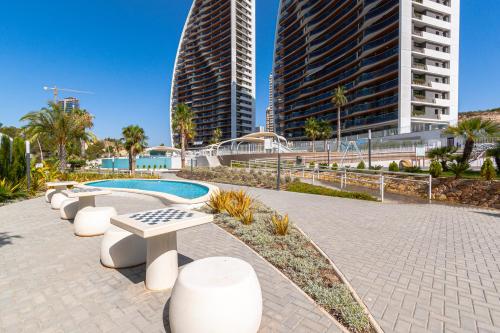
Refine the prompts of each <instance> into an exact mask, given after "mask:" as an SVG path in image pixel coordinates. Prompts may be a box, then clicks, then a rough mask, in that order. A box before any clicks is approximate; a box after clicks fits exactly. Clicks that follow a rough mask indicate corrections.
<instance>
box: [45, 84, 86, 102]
mask: <svg viewBox="0 0 500 333" xmlns="http://www.w3.org/2000/svg"><path fill="white" fill-rule="evenodd" d="M43 90H45V91H49V90H52V92H53V94H54V102H57V96H58V95H59V91H67V92H73V93H77V94H94V93H93V92H92V91H83V90H75V89H66V88H58V87H56V86H53V87H47V86H44V87H43Z"/></svg>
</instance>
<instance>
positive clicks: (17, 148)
mask: <svg viewBox="0 0 500 333" xmlns="http://www.w3.org/2000/svg"><path fill="white" fill-rule="evenodd" d="M25 176H26V146H25V144H24V140H23V139H22V138H15V139H14V142H13V143H12V164H11V165H10V169H9V177H8V178H9V179H10V180H11V181H13V182H15V183H17V182H19V180H21V179H23V178H24V177H25Z"/></svg>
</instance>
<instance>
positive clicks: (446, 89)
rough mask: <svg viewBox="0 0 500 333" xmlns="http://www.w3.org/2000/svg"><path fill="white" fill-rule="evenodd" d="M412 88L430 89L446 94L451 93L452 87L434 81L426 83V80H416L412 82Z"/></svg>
mask: <svg viewBox="0 0 500 333" xmlns="http://www.w3.org/2000/svg"><path fill="white" fill-rule="evenodd" d="M412 86H415V87H417V88H422V87H423V88H428V89H429V90H433V91H444V92H449V91H450V85H449V84H447V83H441V82H434V81H425V80H418V79H415V80H413V81H412Z"/></svg>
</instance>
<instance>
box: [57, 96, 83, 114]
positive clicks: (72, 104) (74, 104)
mask: <svg viewBox="0 0 500 333" xmlns="http://www.w3.org/2000/svg"><path fill="white" fill-rule="evenodd" d="M57 104H59V105H60V106H62V107H63V109H64V110H67V111H69V110H73V109H76V108H79V107H80V100H79V99H78V98H76V97H65V98H63V99H61V100H58V101H57Z"/></svg>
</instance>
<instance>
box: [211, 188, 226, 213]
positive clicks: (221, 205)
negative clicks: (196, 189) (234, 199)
mask: <svg viewBox="0 0 500 333" xmlns="http://www.w3.org/2000/svg"><path fill="white" fill-rule="evenodd" d="M230 202H231V193H229V192H228V191H219V192H217V193H214V194H212V195H211V196H210V199H209V200H208V203H207V206H208V207H209V208H210V210H211V211H212V213H214V214H220V213H223V212H225V211H226V210H227V207H228V206H229V205H230Z"/></svg>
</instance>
